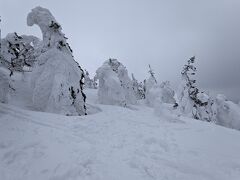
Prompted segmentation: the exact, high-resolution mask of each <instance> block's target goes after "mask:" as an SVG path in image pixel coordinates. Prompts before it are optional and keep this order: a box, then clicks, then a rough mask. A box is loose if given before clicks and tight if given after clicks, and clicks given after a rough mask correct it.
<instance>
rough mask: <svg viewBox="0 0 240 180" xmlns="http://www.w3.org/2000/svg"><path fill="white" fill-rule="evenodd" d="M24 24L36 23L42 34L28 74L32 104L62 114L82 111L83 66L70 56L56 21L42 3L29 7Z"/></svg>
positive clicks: (84, 110) (83, 107)
mask: <svg viewBox="0 0 240 180" xmlns="http://www.w3.org/2000/svg"><path fill="white" fill-rule="evenodd" d="M27 24H28V25H29V26H33V25H34V24H36V25H38V26H39V27H40V29H41V31H42V35H43V40H42V41H41V45H39V47H38V49H37V50H36V54H37V55H38V56H37V57H36V61H37V65H36V67H35V68H34V69H33V72H32V74H31V75H32V88H33V98H32V99H33V105H34V107H35V108H36V109H38V110H41V111H47V112H54V113H61V114H66V115H85V114H86V106H85V99H86V96H85V94H84V93H83V70H82V69H81V67H80V66H79V64H78V63H77V62H76V61H75V60H74V59H73V56H72V50H71V48H70V46H69V45H68V43H67V42H66V39H67V38H66V37H65V35H64V34H63V33H62V28H61V26H60V24H59V23H58V22H57V21H56V19H55V18H54V17H53V15H52V14H51V13H50V11H49V10H48V9H45V8H42V7H36V8H34V9H32V11H31V12H30V13H29V14H28V17H27Z"/></svg>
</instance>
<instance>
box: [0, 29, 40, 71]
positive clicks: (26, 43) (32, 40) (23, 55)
mask: <svg viewBox="0 0 240 180" xmlns="http://www.w3.org/2000/svg"><path fill="white" fill-rule="evenodd" d="M38 43H39V39H38V38H37V37H34V36H26V35H22V36H19V35H18V34H17V33H16V32H15V33H9V34H8V35H7V36H6V37H5V38H4V39H2V40H1V60H0V61H1V64H2V66H4V67H6V68H8V69H9V70H10V71H11V72H12V73H13V72H14V71H20V72H23V71H25V70H26V69H29V67H32V66H33V64H34V62H35V56H34V47H35V46H36V45H37V44H38ZM26 67H28V68H26ZM11 75H12V74H11Z"/></svg>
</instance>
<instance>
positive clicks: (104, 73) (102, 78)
mask: <svg viewBox="0 0 240 180" xmlns="http://www.w3.org/2000/svg"><path fill="white" fill-rule="evenodd" d="M96 78H97V79H98V80H99V89H98V99H99V102H100V103H102V104H112V105H120V106H127V105H128V104H135V103H136V97H135V94H134V91H133V85H132V81H131V79H130V78H129V76H128V72H127V69H126V67H125V66H123V65H122V64H121V63H120V62H119V61H118V60H117V59H109V60H107V61H105V62H104V63H103V65H102V66H101V67H100V68H98V70H97V71H96Z"/></svg>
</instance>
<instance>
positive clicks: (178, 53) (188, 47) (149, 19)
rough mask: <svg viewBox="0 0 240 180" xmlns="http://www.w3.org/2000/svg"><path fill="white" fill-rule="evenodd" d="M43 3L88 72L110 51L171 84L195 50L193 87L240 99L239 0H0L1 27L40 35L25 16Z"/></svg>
mask: <svg viewBox="0 0 240 180" xmlns="http://www.w3.org/2000/svg"><path fill="white" fill-rule="evenodd" d="M38 5H40V6H42V7H45V8H48V9H49V10H50V11H51V12H52V14H53V15H54V16H55V18H56V19H57V21H58V22H59V23H60V24H61V25H62V27H63V32H64V33H65V34H66V36H67V37H68V38H69V40H68V42H69V43H70V46H71V47H72V49H73V51H74V56H75V59H76V60H77V61H78V62H79V63H80V65H81V66H82V67H83V68H86V69H88V70H89V71H90V74H91V75H93V73H94V72H95V70H96V69H97V68H98V67H99V66H100V65H101V64H102V63H103V61H104V60H106V59H107V58H109V57H113V58H117V59H119V60H120V61H121V62H122V63H123V64H124V65H125V66H126V67H127V68H128V70H129V73H131V72H133V73H134V74H135V76H136V77H137V78H138V79H139V80H142V79H144V78H146V77H148V75H147V71H148V69H147V64H151V66H152V68H153V69H154V70H155V72H156V74H157V76H158V78H159V80H161V81H163V80H170V81H171V82H172V84H173V85H177V84H178V82H179V80H180V72H181V69H182V66H183V65H184V63H185V62H186V60H187V59H188V58H189V57H190V56H192V55H196V58H197V59H196V60H197V68H198V84H199V87H202V88H207V89H214V90H215V91H217V92H222V93H225V94H226V95H227V96H228V97H229V98H231V99H234V100H240V95H239V94H240V71H239V69H240V0H198V1H197V0H195V1H194V0H67V1H61V0H0V14H1V16H2V24H1V28H2V35H3V36H5V35H6V34H7V33H9V32H14V31H16V32H17V33H18V34H20V35H21V34H32V35H36V36H38V37H41V32H40V29H39V28H38V27H37V26H34V27H28V26H27V25H26V17H27V14H28V12H30V10H31V9H32V8H34V7H35V6H38Z"/></svg>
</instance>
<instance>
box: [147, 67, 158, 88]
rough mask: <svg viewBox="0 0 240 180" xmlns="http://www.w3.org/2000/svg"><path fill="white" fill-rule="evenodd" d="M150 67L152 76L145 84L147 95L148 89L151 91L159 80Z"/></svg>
mask: <svg viewBox="0 0 240 180" xmlns="http://www.w3.org/2000/svg"><path fill="white" fill-rule="evenodd" d="M148 67H149V71H148V72H149V74H150V77H149V78H148V79H147V80H146V82H145V88H146V93H147V91H148V89H151V88H152V87H153V86H154V85H156V84H157V79H156V77H155V73H154V71H153V69H152V68H151V66H150V64H149V65H148Z"/></svg>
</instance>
